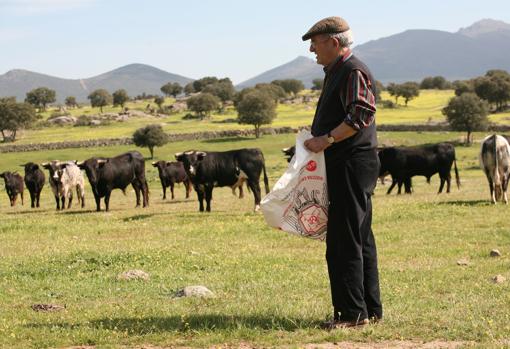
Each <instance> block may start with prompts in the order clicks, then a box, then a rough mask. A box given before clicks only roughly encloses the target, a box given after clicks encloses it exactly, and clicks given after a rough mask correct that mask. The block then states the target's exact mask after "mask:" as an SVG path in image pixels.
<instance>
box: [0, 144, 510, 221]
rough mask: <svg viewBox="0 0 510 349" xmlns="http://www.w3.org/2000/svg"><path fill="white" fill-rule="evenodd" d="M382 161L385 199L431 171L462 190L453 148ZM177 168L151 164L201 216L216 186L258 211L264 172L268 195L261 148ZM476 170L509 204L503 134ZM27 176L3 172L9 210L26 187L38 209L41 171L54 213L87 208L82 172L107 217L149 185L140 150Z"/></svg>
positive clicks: (495, 196)
mask: <svg viewBox="0 0 510 349" xmlns="http://www.w3.org/2000/svg"><path fill="white" fill-rule="evenodd" d="M282 151H283V153H284V154H285V156H286V157H287V161H289V162H290V160H291V158H292V157H293V156H294V152H295V148H294V147H290V148H285V149H283V150H282ZM378 154H379V160H380V163H381V169H380V173H379V175H380V178H381V182H382V183H383V184H384V176H386V175H391V178H392V183H391V186H390V187H389V189H388V191H387V194H390V193H391V191H392V190H393V188H394V187H395V186H398V194H400V193H401V188H402V185H403V186H404V190H405V193H408V194H410V193H411V192H412V177H414V176H424V177H425V178H426V179H427V182H430V178H431V177H432V176H433V175H435V174H436V173H437V174H439V177H440V186H439V193H441V192H442V191H443V188H444V185H445V184H446V192H447V193H449V192H450V186H451V169H452V166H453V167H454V171H455V179H456V184H457V186H458V187H460V178H459V171H458V169H457V163H456V157H455V148H454V146H453V145H452V144H450V143H438V144H432V145H421V146H414V147H386V148H380V149H378ZM175 158H176V160H177V161H176V162H170V161H158V162H153V163H152V165H153V166H154V167H155V168H157V169H158V172H159V178H160V181H161V185H162V188H163V199H166V190H167V188H170V191H171V195H172V199H174V197H175V196H174V185H175V183H183V184H184V187H185V189H186V198H189V195H190V192H191V187H193V188H194V189H195V191H196V193H197V197H198V201H199V210H200V211H204V200H205V204H206V206H205V210H206V211H208V212H209V211H211V199H212V191H213V188H214V187H230V188H232V192H233V193H234V194H235V189H239V197H243V185H244V184H246V185H247V187H248V189H249V190H251V192H252V193H253V197H254V201H255V210H256V211H257V210H258V209H259V208H260V201H261V188H260V184H259V182H260V176H261V175H262V174H263V176H264V177H263V179H264V187H265V192H266V194H267V193H268V192H269V182H268V178H267V173H266V167H265V160H264V155H263V154H262V151H261V150H260V149H256V148H254V149H238V150H230V151H224V152H204V151H195V150H191V151H186V152H182V153H177V154H175ZM480 165H481V167H482V169H483V171H484V173H485V174H486V176H487V179H488V182H489V187H490V196H491V201H492V202H493V203H496V201H498V200H502V201H504V202H505V203H507V202H508V198H507V187H508V181H509V178H510V144H509V139H508V138H507V137H505V136H499V135H492V136H488V137H486V138H485V139H484V140H483V142H482V146H481V150H480ZM22 167H24V169H25V175H24V177H22V176H21V175H20V174H18V173H17V172H3V173H1V174H0V177H2V178H3V179H4V181H5V189H6V192H7V195H8V196H9V200H10V204H11V206H14V205H15V203H16V199H17V197H18V195H20V196H21V202H22V204H23V191H24V187H25V186H26V188H27V189H28V191H29V193H30V199H31V207H32V208H34V207H39V205H40V195H41V191H42V189H43V186H44V184H45V181H46V178H45V174H44V172H43V170H42V168H44V169H46V170H48V174H49V180H48V181H49V184H50V187H51V190H52V192H53V195H54V197H55V202H56V208H57V210H61V209H62V210H63V209H64V208H65V207H66V200H67V208H70V207H71V204H72V201H73V195H74V194H73V191H74V190H75V191H76V195H77V200H78V202H79V203H81V207H84V206H85V190H84V188H85V181H84V177H83V174H82V171H81V170H84V171H85V174H86V175H87V178H88V180H89V183H90V186H91V188H92V193H93V194H94V199H95V202H96V210H97V211H100V209H101V207H100V200H101V198H104V205H105V209H106V211H108V210H109V208H110V196H111V192H112V190H113V189H121V190H122V191H123V192H125V190H126V188H127V187H128V186H129V185H130V184H131V186H132V187H133V189H134V191H135V194H136V206H140V197H141V199H142V204H143V207H146V206H148V205H149V187H148V185H147V180H146V178H145V160H144V157H143V156H142V154H140V153H139V152H138V151H130V152H127V153H124V154H121V155H118V156H115V157H111V158H104V157H101V158H96V157H93V158H90V159H87V160H85V161H81V162H78V161H66V162H61V161H58V160H53V161H50V162H46V163H42V164H41V165H39V164H36V163H34V162H29V163H26V164H24V165H22Z"/></svg>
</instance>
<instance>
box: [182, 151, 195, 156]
mask: <svg viewBox="0 0 510 349" xmlns="http://www.w3.org/2000/svg"><path fill="white" fill-rule="evenodd" d="M194 152H195V151H194V150H188V151H187V152H184V154H186V155H191V154H193V153H194Z"/></svg>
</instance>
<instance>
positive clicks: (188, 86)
mask: <svg viewBox="0 0 510 349" xmlns="http://www.w3.org/2000/svg"><path fill="white" fill-rule="evenodd" d="M194 92H195V88H194V87H193V83H192V82H190V83H189V84H186V86H184V94H185V95H186V96H189V95H190V94H192V93H194Z"/></svg>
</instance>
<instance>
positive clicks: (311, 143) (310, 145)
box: [305, 136, 331, 153]
mask: <svg viewBox="0 0 510 349" xmlns="http://www.w3.org/2000/svg"><path fill="white" fill-rule="evenodd" d="M330 145H331V144H329V142H328V137H327V136H319V137H313V138H310V139H307V140H306V141H305V147H306V148H307V149H308V150H310V151H313V152H314V153H320V152H321V151H323V150H324V149H326V148H327V147H329V146H330Z"/></svg>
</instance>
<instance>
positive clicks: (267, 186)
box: [262, 157, 269, 194]
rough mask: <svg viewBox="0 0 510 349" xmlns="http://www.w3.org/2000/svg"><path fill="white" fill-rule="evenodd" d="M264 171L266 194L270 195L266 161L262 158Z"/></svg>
mask: <svg viewBox="0 0 510 349" xmlns="http://www.w3.org/2000/svg"><path fill="white" fill-rule="evenodd" d="M262 170H263V171H264V186H265V187H266V194H269V180H268V179H267V173H266V161H265V160H264V157H262Z"/></svg>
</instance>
